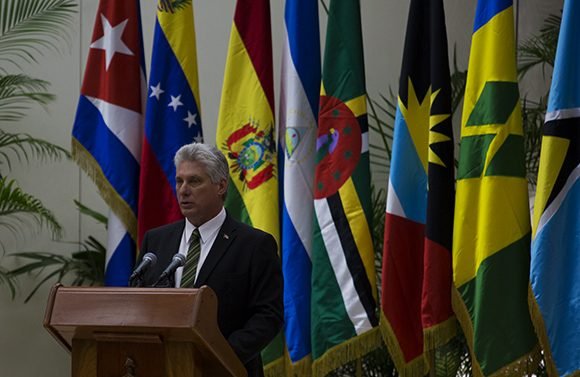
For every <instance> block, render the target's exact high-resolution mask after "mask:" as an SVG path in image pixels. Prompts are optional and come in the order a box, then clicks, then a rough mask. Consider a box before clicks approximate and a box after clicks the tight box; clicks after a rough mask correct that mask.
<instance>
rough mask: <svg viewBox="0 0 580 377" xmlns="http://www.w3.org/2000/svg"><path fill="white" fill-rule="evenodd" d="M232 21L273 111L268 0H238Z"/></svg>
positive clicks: (272, 75)
mask: <svg viewBox="0 0 580 377" xmlns="http://www.w3.org/2000/svg"><path fill="white" fill-rule="evenodd" d="M234 23H235V24H236V28H237V29H238V32H239V33H240V37H241V38H242V40H243V41H244V46H246V50H247V51H248V54H249V55H250V59H251V60H252V64H253V65H254V69H255V70H256V74H257V75H258V78H259V79H260V83H261V84H262V89H263V90H264V93H265V94H266V98H268V103H269V104H270V109H272V111H274V83H273V77H274V74H273V69H272V31H271V28H270V1H269V0H238V2H237V4H236V12H235V15H234Z"/></svg>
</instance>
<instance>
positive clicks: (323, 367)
mask: <svg viewBox="0 0 580 377" xmlns="http://www.w3.org/2000/svg"><path fill="white" fill-rule="evenodd" d="M382 344H383V341H382V339H381V334H380V330H379V328H378V327H375V328H373V329H371V330H369V331H367V332H365V333H363V334H361V335H358V336H355V337H354V338H352V339H349V340H347V341H346V342H343V343H340V344H338V345H336V346H334V347H332V348H331V349H329V350H327V351H326V352H325V353H324V355H322V356H321V357H320V358H318V359H316V360H315V361H314V362H313V363H312V376H313V377H324V376H326V375H327V374H328V373H330V372H332V371H334V370H336V369H338V368H340V367H342V366H344V365H346V364H348V363H350V362H352V361H355V360H357V359H359V358H361V357H363V356H365V355H367V354H369V353H371V352H372V351H374V350H376V349H377V348H379V347H380V346H381V345H382Z"/></svg>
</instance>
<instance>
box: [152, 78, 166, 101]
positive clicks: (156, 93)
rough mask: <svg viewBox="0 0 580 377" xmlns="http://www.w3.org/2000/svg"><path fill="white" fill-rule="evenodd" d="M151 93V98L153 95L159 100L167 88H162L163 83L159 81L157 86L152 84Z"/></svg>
mask: <svg viewBox="0 0 580 377" xmlns="http://www.w3.org/2000/svg"><path fill="white" fill-rule="evenodd" d="M150 88H151V94H150V95H149V98H151V97H155V98H157V100H158V101H159V96H160V95H161V93H165V90H163V89H161V83H160V82H159V83H157V85H156V86H151V87H150Z"/></svg>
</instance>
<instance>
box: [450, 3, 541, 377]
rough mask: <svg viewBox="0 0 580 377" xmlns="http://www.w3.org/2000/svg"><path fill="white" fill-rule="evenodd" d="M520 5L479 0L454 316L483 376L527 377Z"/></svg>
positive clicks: (460, 173) (468, 91)
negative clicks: (518, 50) (518, 60)
mask: <svg viewBox="0 0 580 377" xmlns="http://www.w3.org/2000/svg"><path fill="white" fill-rule="evenodd" d="M515 58H516V54H515V35H514V13H513V4H512V1H511V0H493V1H492V0H479V2H478V4H477V10H476V15H475V26H474V29H473V37H472V43H471V53H470V56H469V66H468V71H467V72H468V74H467V84H466V88H465V99H464V106H463V117H462V121H461V144H460V145H461V146H460V154H459V167H458V169H457V195H456V201H455V219H454V228H453V262H452V263H453V283H454V287H455V289H454V290H453V298H452V300H453V309H454V311H455V314H456V315H457V318H458V320H459V322H460V323H461V326H462V328H463V332H464V334H465V337H466V338H467V343H468V346H469V348H470V351H471V355H472V364H473V372H474V375H475V376H482V375H484V376H490V375H496V376H500V375H509V376H515V375H526V373H528V372H532V371H534V370H535V368H536V367H537V364H535V363H534V358H535V357H536V356H538V352H537V351H538V347H537V345H538V341H537V338H536V335H535V333H534V329H533V326H532V322H531V320H530V313H529V310H528V300H527V299H528V286H529V271H530V270H529V267H530V234H531V227H530V211H529V202H528V181H527V179H526V168H525V164H524V137H523V129H522V112H521V107H520V97H519V89H518V81H517V72H516V59H515Z"/></svg>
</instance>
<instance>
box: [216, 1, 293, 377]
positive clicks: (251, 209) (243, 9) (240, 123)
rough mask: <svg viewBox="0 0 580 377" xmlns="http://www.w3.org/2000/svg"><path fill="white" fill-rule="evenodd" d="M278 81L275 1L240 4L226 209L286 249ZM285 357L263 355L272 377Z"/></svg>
mask: <svg viewBox="0 0 580 377" xmlns="http://www.w3.org/2000/svg"><path fill="white" fill-rule="evenodd" d="M273 81H274V77H273V69H272V34H271V26H270V3H269V0H238V1H237V3H236V9H235V14H234V20H233V24H232V30H231V34H230V42H229V48H228V54H227V58H226V67H225V74H224V83H223V89H222V97H221V102H220V110H219V117H218V126H217V135H216V144H217V146H218V148H220V149H221V151H222V152H223V153H224V155H225V156H226V157H227V159H228V163H229V166H230V182H229V186H228V195H227V199H226V202H225V207H226V208H227V210H228V211H229V213H230V214H232V215H233V216H234V217H235V218H238V219H240V220H242V221H244V222H246V223H248V224H250V225H252V226H254V227H256V228H258V229H261V230H263V231H265V232H268V233H270V234H271V235H272V236H274V238H275V239H276V241H277V242H278V245H280V228H279V206H278V172H277V155H276V140H275V138H274V131H275V124H274V82H273ZM283 354H284V344H283V339H282V337H281V336H279V337H277V338H276V339H275V340H274V342H273V343H272V344H270V346H268V347H267V348H266V350H264V351H263V353H262V359H263V362H264V365H265V366H266V369H265V371H266V374H268V375H272V376H275V375H281V373H282V371H283V366H284V365H283Z"/></svg>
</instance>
